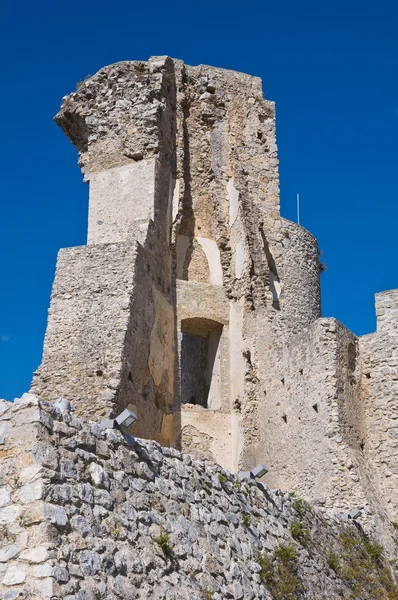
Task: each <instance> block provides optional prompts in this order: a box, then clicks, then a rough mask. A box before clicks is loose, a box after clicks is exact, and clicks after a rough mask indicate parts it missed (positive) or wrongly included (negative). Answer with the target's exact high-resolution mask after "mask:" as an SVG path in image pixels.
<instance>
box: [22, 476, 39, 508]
mask: <svg viewBox="0 0 398 600" xmlns="http://www.w3.org/2000/svg"><path fill="white" fill-rule="evenodd" d="M42 492H43V486H42V483H41V481H35V482H33V483H28V484H26V485H24V486H23V487H22V488H21V489H20V490H19V499H20V501H21V502H22V504H28V503H29V502H34V500H40V498H41V496H42Z"/></svg>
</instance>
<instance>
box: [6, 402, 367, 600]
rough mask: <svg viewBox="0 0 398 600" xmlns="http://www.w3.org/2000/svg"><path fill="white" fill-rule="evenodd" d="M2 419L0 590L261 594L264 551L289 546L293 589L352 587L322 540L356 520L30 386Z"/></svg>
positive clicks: (141, 595)
mask: <svg viewBox="0 0 398 600" xmlns="http://www.w3.org/2000/svg"><path fill="white" fill-rule="evenodd" d="M0 427H1V428H2V429H1V431H2V438H1V441H0V444H1V445H0V453H1V454H0V457H1V458H0V528H1V534H2V535H1V537H0V595H1V597H2V598H4V600H16V599H17V598H18V599H21V600H23V599H25V600H28V599H29V600H46V599H48V600H50V599H55V598H58V599H65V600H97V599H98V598H111V599H117V598H124V599H126V598H129V599H132V600H133V599H142V600H144V599H145V600H146V599H148V598H159V599H160V600H162V599H163V600H166V599H167V600H182V599H184V598H186V599H187V600H188V598H189V599H190V600H203V598H207V597H211V598H213V600H221V599H224V598H235V599H236V600H241V599H245V600H246V599H249V600H250V599H252V600H254V599H264V600H265V599H266V600H270V599H271V594H270V592H269V590H268V589H267V587H266V580H265V579H264V578H263V577H262V576H261V573H262V568H264V565H263V563H261V557H262V556H269V557H271V556H272V553H273V551H275V550H277V549H278V548H281V547H282V548H285V547H286V546H290V547H293V548H294V551H295V553H296V556H297V558H296V559H295V562H294V565H296V566H294V569H295V570H294V572H295V573H296V575H295V577H298V578H299V579H297V581H298V582H299V585H300V589H301V597H303V598H306V599H308V600H309V599H315V598H326V597H327V598H331V599H336V600H337V598H341V597H345V598H349V597H350V594H351V591H350V590H349V588H348V587H347V582H345V581H343V580H342V579H340V577H339V576H338V575H336V574H335V572H334V571H333V570H332V569H331V568H330V567H328V560H329V559H328V552H330V551H331V549H333V548H335V549H336V551H338V544H339V542H338V539H339V538H338V536H339V534H340V533H342V532H343V531H352V532H354V531H356V528H355V527H354V525H348V524H347V525H343V523H342V522H341V520H339V519H325V518H324V517H323V516H322V515H321V514H320V513H319V512H318V511H317V510H315V509H311V508H310V507H308V506H306V505H305V504H303V503H301V502H297V499H296V498H294V497H291V496H289V495H287V494H282V493H281V492H278V491H275V490H274V491H271V490H270V489H269V488H268V486H267V485H265V484H261V483H260V482H257V481H255V480H249V479H244V480H238V479H237V478H236V476H233V475H231V474H230V473H229V472H227V471H224V470H223V469H222V468H221V467H219V466H214V465H210V464H207V463H206V462H203V461H198V460H195V459H193V458H192V457H191V456H190V455H188V454H185V455H184V454H180V453H179V452H178V451H176V450H174V449H170V448H162V447H161V446H159V445H158V444H157V443H155V442H153V441H144V440H140V439H134V438H133V437H132V436H130V435H127V434H125V435H123V434H122V433H121V432H120V431H117V430H104V429H103V428H101V427H100V426H99V425H98V424H97V423H95V422H89V421H87V420H86V419H85V420H81V419H76V418H75V417H74V416H73V412H72V413H70V412H61V411H60V410H59V409H58V408H54V407H53V406H52V405H51V404H49V403H48V402H44V403H42V404H40V403H39V402H38V400H37V398H35V397H34V396H33V395H30V394H27V395H24V396H23V397H22V399H20V400H17V401H16V402H15V403H14V404H10V403H6V402H1V403H0ZM298 522H301V523H302V526H304V523H305V528H306V529H307V532H308V533H307V536H308V537H307V542H306V543H305V544H304V543H303V544H302V543H300V542H299V541H297V538H293V537H292V531H293V532H294V529H291V526H292V524H294V523H296V524H297V523H298ZM267 585H268V583H267ZM361 597H362V596H361ZM363 597H364V598H365V600H370V598H371V596H370V595H367V594H366V595H365V596H363Z"/></svg>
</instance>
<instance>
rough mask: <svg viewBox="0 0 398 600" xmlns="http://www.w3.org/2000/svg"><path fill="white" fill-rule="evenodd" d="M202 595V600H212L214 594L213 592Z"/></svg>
mask: <svg viewBox="0 0 398 600" xmlns="http://www.w3.org/2000/svg"><path fill="white" fill-rule="evenodd" d="M202 594H203V599H204V600H212V598H213V596H214V592H213V591H209V590H208V591H207V592H202Z"/></svg>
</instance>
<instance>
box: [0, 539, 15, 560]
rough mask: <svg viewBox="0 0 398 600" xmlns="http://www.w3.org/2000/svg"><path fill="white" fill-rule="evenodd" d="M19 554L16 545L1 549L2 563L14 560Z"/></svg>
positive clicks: (0, 557) (0, 558)
mask: <svg viewBox="0 0 398 600" xmlns="http://www.w3.org/2000/svg"><path fill="white" fill-rule="evenodd" d="M17 554H18V548H17V547H16V546H15V544H9V545H8V546H4V547H3V548H0V562H2V563H4V562H7V561H9V560H10V559H11V558H14V556H16V555H17Z"/></svg>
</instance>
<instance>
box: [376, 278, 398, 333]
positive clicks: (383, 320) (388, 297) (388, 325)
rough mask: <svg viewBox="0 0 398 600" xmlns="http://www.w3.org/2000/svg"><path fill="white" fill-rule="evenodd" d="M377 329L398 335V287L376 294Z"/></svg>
mask: <svg viewBox="0 0 398 600" xmlns="http://www.w3.org/2000/svg"><path fill="white" fill-rule="evenodd" d="M375 297H376V317H377V331H378V332H380V333H388V334H389V335H398V289H394V290H387V291H384V292H379V293H378V294H376V296H375Z"/></svg>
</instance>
